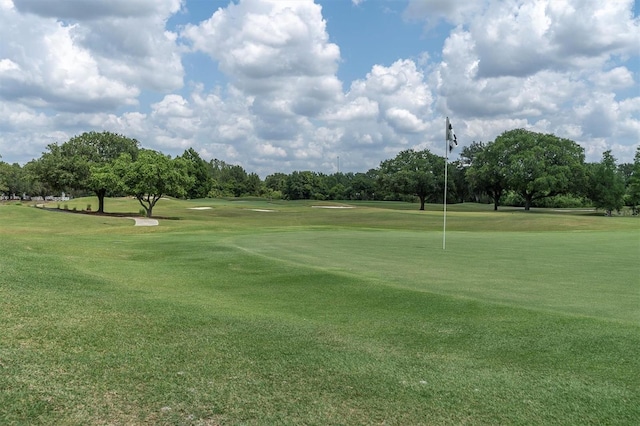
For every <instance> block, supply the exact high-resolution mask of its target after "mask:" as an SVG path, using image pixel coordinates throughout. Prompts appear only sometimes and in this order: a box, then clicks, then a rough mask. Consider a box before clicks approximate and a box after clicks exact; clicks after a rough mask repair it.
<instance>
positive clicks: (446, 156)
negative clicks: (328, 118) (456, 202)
mask: <svg viewBox="0 0 640 426" xmlns="http://www.w3.org/2000/svg"><path fill="white" fill-rule="evenodd" d="M448 135H449V117H447V121H446V123H445V131H444V223H443V225H442V250H445V249H446V247H447V169H448V168H449V167H448V164H449V161H448V160H449V149H448V148H449V138H448Z"/></svg>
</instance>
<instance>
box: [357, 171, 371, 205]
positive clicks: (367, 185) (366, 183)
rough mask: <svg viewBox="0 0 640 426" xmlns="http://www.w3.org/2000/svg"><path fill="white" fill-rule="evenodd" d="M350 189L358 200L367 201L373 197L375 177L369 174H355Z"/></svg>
mask: <svg viewBox="0 0 640 426" xmlns="http://www.w3.org/2000/svg"><path fill="white" fill-rule="evenodd" d="M351 189H352V191H353V192H354V196H355V198H356V199H358V200H369V199H373V198H374V197H375V193H376V177H375V175H374V174H373V173H371V171H369V173H356V174H355V175H354V176H353V180H352V181H351Z"/></svg>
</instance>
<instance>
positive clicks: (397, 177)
mask: <svg viewBox="0 0 640 426" xmlns="http://www.w3.org/2000/svg"><path fill="white" fill-rule="evenodd" d="M378 179H379V181H380V185H381V186H382V187H383V188H384V189H386V190H389V191H391V192H395V193H398V194H404V195H415V196H417V197H418V198H419V199H420V210H424V205H425V202H426V200H427V198H429V197H430V198H431V199H432V200H434V201H435V200H439V199H440V198H439V197H440V195H442V193H443V190H444V187H443V186H444V158H442V157H439V156H437V155H435V154H432V153H431V152H429V150H426V149H425V150H423V151H414V150H413V149H408V150H405V151H401V152H400V153H398V155H396V157H395V158H392V159H390V160H385V161H383V162H382V163H380V172H379V175H378ZM449 180H451V179H449ZM449 189H450V190H453V189H454V188H453V184H452V182H449Z"/></svg>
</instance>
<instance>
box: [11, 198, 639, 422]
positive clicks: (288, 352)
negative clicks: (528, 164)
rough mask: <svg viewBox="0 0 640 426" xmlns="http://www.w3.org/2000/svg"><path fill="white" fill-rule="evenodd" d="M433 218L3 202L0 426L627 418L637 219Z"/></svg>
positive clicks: (213, 204) (379, 208) (201, 203)
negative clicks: (142, 220)
mask: <svg viewBox="0 0 640 426" xmlns="http://www.w3.org/2000/svg"><path fill="white" fill-rule="evenodd" d="M90 203H91V204H93V205H97V201H95V199H81V200H75V201H71V202H69V203H68V204H69V207H70V208H72V207H74V206H76V207H77V208H78V209H83V208H85V207H86V205H87V204H90ZM136 203H137V202H135V201H133V200H128V199H114V200H112V199H108V200H107V201H106V205H105V208H106V210H107V211H109V212H121V213H122V212H137V211H138V206H137V204H136ZM327 205H331V206H338V205H341V206H342V207H351V208H341V209H328V208H319V207H320V206H327ZM194 207H198V208H199V209H193V208H194ZM204 207H209V208H207V209H205V208H204ZM441 208H442V206H427V211H424V212H419V211H417V210H416V209H417V206H416V205H415V204H413V205H411V204H404V203H354V204H346V203H326V202H324V203H321V202H284V201H277V202H276V201H274V202H269V201H265V200H193V201H177V200H161V201H160V202H159V203H158V205H157V206H156V208H155V209H154V215H157V216H163V217H171V218H173V219H171V220H169V219H161V220H160V225H159V226H157V227H134V226H133V223H134V222H133V221H132V220H131V219H125V218H117V217H105V216H96V215H83V214H71V213H64V212H56V211H46V210H43V209H36V208H33V207H29V206H27V205H0V241H1V244H0V424H9V425H13V424H16V425H18V424H62V425H85V424H185V425H190V424H193V425H216V424H318V425H326V424H344V425H351V424H397V425H407V424H427V425H430V424H492V425H493V424H572V425H573V424H616V425H619V424H622V425H624V424H628V425H635V424H638V423H640V358H639V357H638V348H640V262H639V260H640V222H639V220H638V218H635V217H617V218H616V217H614V218H606V217H603V216H599V215H593V214H589V213H585V212H575V213H567V212H561V213H560V212H554V211H551V210H549V211H541V210H537V211H536V212H531V213H525V212H522V211H520V210H505V211H501V212H493V211H491V210H490V206H489V207H487V206H476V205H460V206H455V205H454V206H450V207H448V215H447V250H446V251H443V250H442V212H441Z"/></svg>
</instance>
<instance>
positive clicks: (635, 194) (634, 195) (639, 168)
mask: <svg viewBox="0 0 640 426" xmlns="http://www.w3.org/2000/svg"><path fill="white" fill-rule="evenodd" d="M627 204H628V205H630V206H631V207H632V209H633V213H634V214H637V213H638V206H639V205H640V147H638V148H636V155H635V157H634V160H633V171H632V173H631V176H630V177H629V185H628V186H627Z"/></svg>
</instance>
